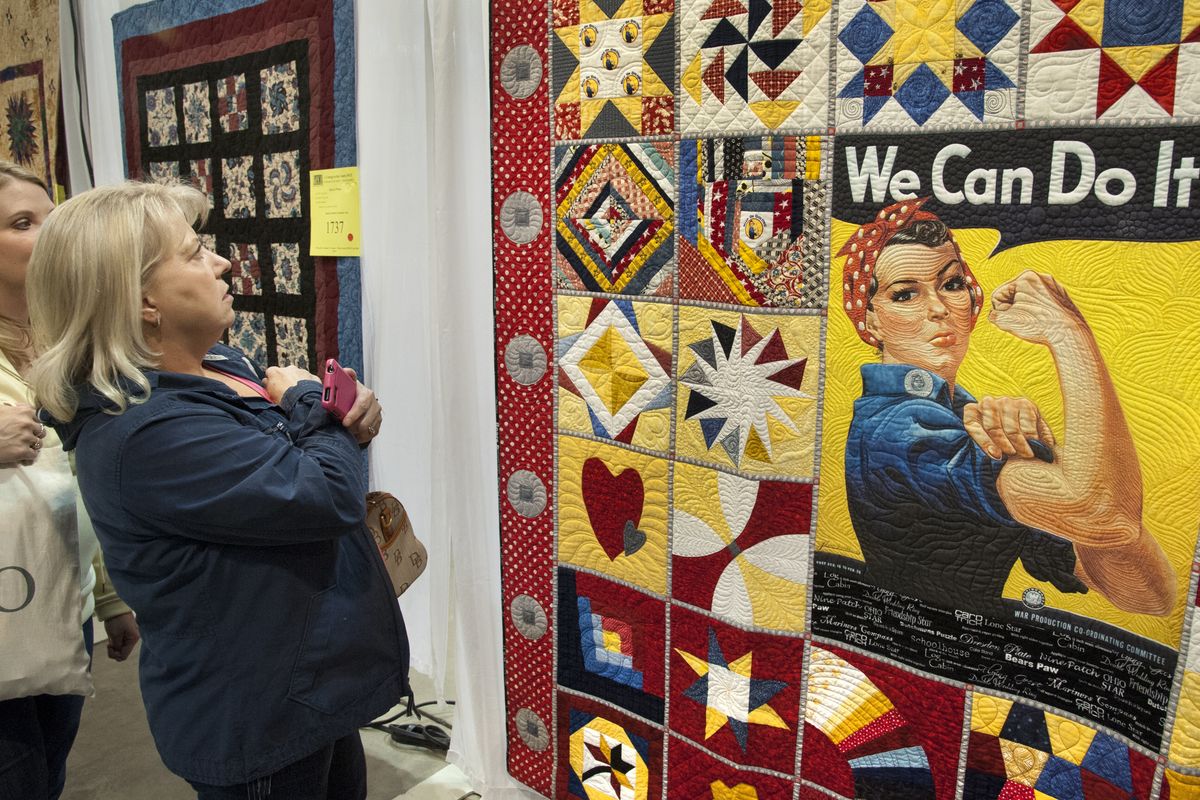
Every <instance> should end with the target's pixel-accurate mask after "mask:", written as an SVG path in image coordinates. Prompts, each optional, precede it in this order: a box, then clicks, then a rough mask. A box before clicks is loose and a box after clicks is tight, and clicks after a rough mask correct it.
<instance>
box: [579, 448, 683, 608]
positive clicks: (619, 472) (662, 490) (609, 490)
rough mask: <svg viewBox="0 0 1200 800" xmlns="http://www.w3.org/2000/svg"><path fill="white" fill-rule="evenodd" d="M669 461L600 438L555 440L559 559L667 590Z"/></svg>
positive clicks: (660, 592) (654, 589) (662, 591)
mask: <svg viewBox="0 0 1200 800" xmlns="http://www.w3.org/2000/svg"><path fill="white" fill-rule="evenodd" d="M667 467H668V464H667V462H666V460H664V459H661V458H652V457H650V456H646V455H642V454H641V453H636V452H633V451H632V450H626V449H624V448H621V447H615V446H613V445H608V444H603V443H601V442H596V441H591V440H588V439H580V438H577V437H573V436H560V437H559V440H558V509H559V510H558V520H559V521H558V560H559V561H560V562H561V563H564V564H573V565H575V566H579V567H583V568H585V569H590V570H593V571H595V572H598V573H601V574H605V575H610V576H612V577H613V578H616V579H617V580H622V581H626V582H627V583H631V584H633V585H635V586H640V587H642V588H644V589H647V590H649V591H651V592H654V593H655V594H658V595H664V594H666V591H667V508H668V503H667V486H668V469H667Z"/></svg>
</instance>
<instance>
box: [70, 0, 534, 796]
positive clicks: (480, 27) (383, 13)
mask: <svg viewBox="0 0 1200 800" xmlns="http://www.w3.org/2000/svg"><path fill="white" fill-rule="evenodd" d="M61 2H62V6H63V18H64V21H63V43H64V48H63V49H64V50H69V49H70V41H71V39H70V38H69V37H70V26H69V23H68V20H67V18H68V16H69V15H68V14H67V13H66V4H67V3H68V2H69V0H61ZM135 4H136V2H131V0H80V2H79V3H78V5H79V18H78V23H79V27H80V31H81V34H82V36H81V39H82V42H83V53H82V65H81V66H82V70H81V71H82V72H83V73H84V83H85V84H86V91H85V98H86V103H87V117H88V121H89V124H88V132H89V136H90V141H91V145H92V161H93V166H94V171H95V176H96V182H97V183H98V184H108V183H114V182H118V181H120V180H122V179H123V176H124V173H123V168H122V163H121V152H122V148H121V135H120V121H119V117H118V108H117V95H116V89H117V85H116V73H115V70H116V67H115V59H114V54H113V39H112V25H111V17H112V15H113V14H114V13H116V12H117V11H119V10H121V9H122V8H126V7H129V6H131V5H135ZM355 13H356V27H357V37H358V41H357V54H358V56H357V57H358V64H357V68H358V154H359V166H360V168H361V172H362V183H361V186H362V202H363V215H362V226H363V231H362V233H363V237H362V238H363V259H362V264H363V267H362V270H363V273H362V279H363V293H362V296H363V339H364V341H363V355H364V361H365V364H364V366H365V370H366V375H367V380H368V382H369V383H370V385H371V386H372V388H374V389H375V391H376V393H377V394H378V395H379V397H380V400H381V402H382V403H383V405H384V412H385V422H384V426H383V428H382V429H381V432H380V435H379V437H378V438H377V439H376V440H375V443H374V445H373V446H372V447H371V456H370V463H371V474H372V484H373V486H375V487H378V488H382V489H386V490H388V491H391V492H393V493H394V494H396V495H397V496H398V497H400V498H401V499H402V500H403V501H404V504H405V506H406V507H407V508H408V511H409V514H410V516H411V518H412V521H413V525H414V526H415V528H416V530H417V532H418V534H419V535H420V536H421V538H422V540H423V541H424V542H425V543H426V545H427V546H428V548H429V555H430V564H429V567H428V570H427V572H426V573H425V576H424V577H423V578H422V579H421V580H420V581H418V582H417V583H416V584H414V585H413V587H412V588H411V589H410V590H409V591H408V592H407V593H406V594H405V596H404V598H403V602H402V603H401V605H402V607H403V609H404V616H405V620H406V622H407V624H408V635H409V641H410V644H411V646H412V664H413V669H415V670H417V671H419V672H421V673H423V674H425V675H428V676H431V677H432V678H433V680H434V684H435V686H436V691H437V692H438V694H439V696H440V697H443V698H444V697H446V696H447V692H446V687H447V686H448V685H450V683H449V679H450V678H451V676H452V677H453V686H454V691H453V693H452V694H453V697H452V699H454V700H456V701H457V714H456V717H457V723H456V725H455V728H454V732H453V736H452V738H451V749H450V756H449V757H450V760H451V761H452V762H453V763H455V764H457V765H458V766H459V767H460V768H462V769H463V771H464V772H466V773H467V774H468V775H469V776H470V777H471V778H472V781H473V783H474V785H475V787H476V789H477V790H478V791H480V792H481V793H482V794H483V796H484V797H485V798H487V800H523V799H524V798H532V797H536V795H535V794H533V793H531V792H529V791H528V790H525V789H522V788H520V787H519V785H518V784H516V783H515V782H513V781H512V779H511V778H509V777H508V775H507V773H506V770H505V748H506V738H507V735H506V727H505V718H504V691H503V662H502V653H501V642H502V634H501V624H502V616H503V610H502V609H501V607H500V539H499V536H500V534H499V521H498V509H497V488H496V487H497V485H498V484H497V477H496V425H495V381H494V367H493V356H492V331H493V328H492V277H491V219H490V212H489V208H490V191H491V179H490V154H489V107H490V100H489V85H488V5H487V3H486V0H403V2H399V3H397V2H395V0H358V2H357V3H356V9H355ZM66 58H67V56H64V81H63V82H64V84H68V85H66V86H64V92H66V93H67V94H66V95H65V103H66V105H67V113H66V124H68V125H69V126H71V127H70V128H69V132H71V134H72V138H71V139H70V148H69V154H70V156H71V173H72V188H73V190H74V191H81V190H82V189H84V188H86V175H87V171H86V167H85V165H84V163H83V160H82V153H83V150H82V147H81V137H79V135H78V134H77V133H76V131H78V125H79V123H78V120H79V114H78V112H77V110H76V109H75V108H74V106H73V104H74V101H75V99H76V97H77V95H75V94H72V92H73V91H74V80H73V76H72V75H71V74H70V69H69V68H68V66H67V64H68V61H67V60H66ZM71 63H73V62H71ZM430 699H434V698H426V697H421V698H418V700H421V701H424V700H430Z"/></svg>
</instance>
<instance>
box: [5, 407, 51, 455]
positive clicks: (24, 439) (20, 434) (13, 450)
mask: <svg viewBox="0 0 1200 800" xmlns="http://www.w3.org/2000/svg"><path fill="white" fill-rule="evenodd" d="M45 436H46V426H45V425H43V424H42V423H40V422H38V419H37V416H36V414H35V412H34V410H33V407H32V406H28V405H25V404H24V403H20V404H18V405H12V406H10V405H0V467H15V466H17V465H18V464H19V465H21V466H26V467H27V466H29V465H30V464H32V463H33V462H34V461H37V457H38V454H39V453H41V452H42V440H43V439H44V438H45Z"/></svg>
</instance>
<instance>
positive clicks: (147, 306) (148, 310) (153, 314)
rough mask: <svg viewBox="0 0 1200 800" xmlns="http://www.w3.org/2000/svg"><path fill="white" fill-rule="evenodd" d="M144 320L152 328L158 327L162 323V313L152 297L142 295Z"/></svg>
mask: <svg viewBox="0 0 1200 800" xmlns="http://www.w3.org/2000/svg"><path fill="white" fill-rule="evenodd" d="M142 322H144V323H146V324H147V325H149V326H150V327H152V328H157V327H158V326H159V325H161V324H162V314H160V313H159V312H158V306H157V305H155V303H154V300H153V299H152V298H149V297H146V296H145V295H142Z"/></svg>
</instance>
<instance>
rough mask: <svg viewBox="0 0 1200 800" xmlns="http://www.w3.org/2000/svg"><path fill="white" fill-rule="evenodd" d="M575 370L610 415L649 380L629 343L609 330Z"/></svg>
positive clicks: (610, 328)
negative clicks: (588, 384)
mask: <svg viewBox="0 0 1200 800" xmlns="http://www.w3.org/2000/svg"><path fill="white" fill-rule="evenodd" d="M579 369H580V370H581V371H582V372H583V374H584V375H586V376H587V379H588V382H589V383H591V385H592V388H594V389H595V390H596V394H598V395H599V396H600V399H601V400H603V401H604V405H605V407H606V408H607V409H608V412H609V413H610V414H614V415H615V414H616V413H617V412H618V411H620V410H621V409H622V408H624V407H625V404H626V403H628V402H629V398H631V397H633V396H634V395H635V394H637V392H638V389H640V388H642V384H643V383H645V382H646V381H647V380H649V378H650V376H649V375H647V374H646V368H645V367H643V366H642V364H641V362H640V361H638V359H637V356H636V355H634V353H633V350H631V349H630V348H629V343H628V342H626V341H625V339H624V338H622V336H621V335H620V334H619V333H617V331H616V330H615V329H614V328H612V327H611V326H610V327H609V328H608V329H607V330H605V331H604V333H603V334H601V336H600V338H599V339H598V340H597V341H596V343H595V344H594V345H592V349H590V350H588V352H587V354H586V355H585V356H584V357H583V358H581V359H580V360H579Z"/></svg>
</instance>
